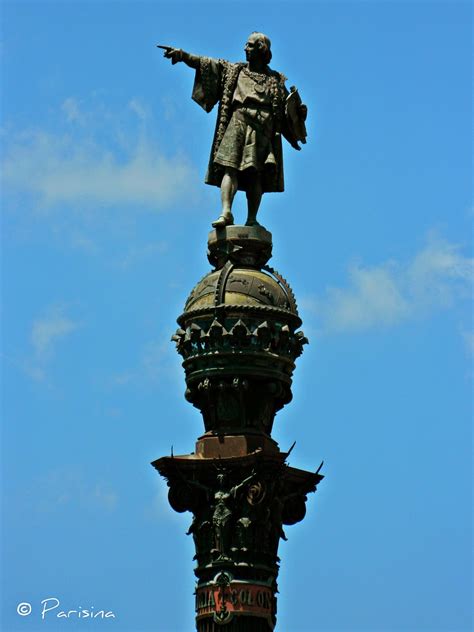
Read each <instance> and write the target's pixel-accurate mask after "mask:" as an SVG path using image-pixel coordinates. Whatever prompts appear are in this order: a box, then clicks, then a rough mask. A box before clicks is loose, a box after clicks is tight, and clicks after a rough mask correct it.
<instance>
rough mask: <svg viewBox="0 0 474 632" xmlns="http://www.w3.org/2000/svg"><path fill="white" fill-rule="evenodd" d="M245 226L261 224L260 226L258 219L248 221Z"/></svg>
mask: <svg viewBox="0 0 474 632" xmlns="http://www.w3.org/2000/svg"><path fill="white" fill-rule="evenodd" d="M245 225H246V226H261V224H259V223H258V222H257V220H256V219H248V220H247V221H246V222H245Z"/></svg>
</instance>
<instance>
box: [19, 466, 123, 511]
mask: <svg viewBox="0 0 474 632" xmlns="http://www.w3.org/2000/svg"><path fill="white" fill-rule="evenodd" d="M24 501H25V503H26V504H27V505H28V506H29V509H30V510H31V509H34V510H37V511H40V512H48V513H50V512H57V511H63V510H64V509H65V508H66V507H71V508H73V509H76V510H78V509H79V510H81V509H90V510H99V511H106V512H111V511H114V510H115V509H116V508H117V505H118V502H119V496H118V493H117V492H116V491H115V490H114V489H113V488H112V487H111V486H110V485H109V484H108V483H107V482H105V481H103V480H98V481H91V480H90V479H88V477H87V476H86V475H85V474H84V472H83V471H82V469H80V468H77V467H75V466H71V467H64V468H59V469H55V470H51V471H49V472H47V473H45V474H44V475H42V476H39V477H38V478H37V479H36V480H34V481H33V482H32V484H31V486H30V488H29V489H28V490H26V493H25V498H24Z"/></svg>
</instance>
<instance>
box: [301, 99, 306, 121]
mask: <svg viewBox="0 0 474 632" xmlns="http://www.w3.org/2000/svg"><path fill="white" fill-rule="evenodd" d="M300 113H301V118H302V119H303V121H306V117H307V116H308V108H307V106H306V105H305V104H304V103H302V104H301V105H300Z"/></svg>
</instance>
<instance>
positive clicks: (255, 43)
mask: <svg viewBox="0 0 474 632" xmlns="http://www.w3.org/2000/svg"><path fill="white" fill-rule="evenodd" d="M159 48H163V49H164V51H165V52H164V56H165V57H166V58H168V59H171V62H172V63H173V64H176V63H177V62H180V61H183V62H184V63H185V64H186V65H188V66H189V67H190V68H194V69H195V70H196V78H195V81H194V87H193V94H192V98H193V99H194V101H196V103H198V104H199V105H200V106H201V107H202V108H203V109H204V110H206V112H210V111H211V110H212V108H213V107H214V106H215V105H216V103H219V112H218V116H217V123H216V130H215V133H214V140H213V143H212V149H211V156H210V160H209V167H208V170H207V174H206V179H205V182H206V183H207V184H213V185H214V186H218V187H220V189H221V201H222V210H221V214H220V216H219V217H218V218H217V219H216V221H215V222H213V223H212V225H213V226H214V227H215V228H222V227H224V226H227V225H229V224H233V223H234V217H233V215H232V202H233V200H234V196H235V193H236V192H237V190H240V191H245V192H246V195H247V207H248V215H247V222H246V226H256V225H258V222H257V212H258V209H259V206H260V201H261V199H262V194H263V193H267V192H271V191H279V192H281V191H283V190H284V183H283V156H282V146H281V135H283V136H284V137H285V138H286V139H287V140H288V142H289V143H290V144H291V146H292V147H294V148H295V149H298V150H299V149H300V147H299V145H298V141H300V142H302V143H305V142H306V128H305V123H304V121H305V120H306V115H307V108H306V106H305V105H303V104H302V103H301V99H300V97H299V94H298V91H297V90H296V89H295V88H291V92H288V90H287V89H286V87H285V81H286V77H285V76H284V75H282V74H281V73H279V72H276V71H275V70H272V69H271V68H270V67H269V66H268V64H269V62H270V60H271V58H272V53H271V50H270V48H271V43H270V40H269V39H268V37H267V36H266V35H264V34H263V33H252V34H251V35H250V37H249V38H248V40H247V43H246V44H245V48H244V50H245V56H246V59H247V63H243V62H239V63H231V62H229V61H225V60H223V59H212V58H210V57H200V56H196V55H191V54H190V53H186V52H184V51H183V50H181V49H180V48H173V47H171V46H159Z"/></svg>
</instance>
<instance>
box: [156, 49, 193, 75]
mask: <svg viewBox="0 0 474 632" xmlns="http://www.w3.org/2000/svg"><path fill="white" fill-rule="evenodd" d="M157 47H158V48H162V49H163V50H164V53H163V57H166V59H171V63H172V64H177V63H178V62H180V61H184V63H185V64H186V65H187V66H189V67H190V68H194V69H195V70H196V69H197V68H198V67H199V57H198V56H197V55H191V53H186V51H184V50H182V49H181V48H174V47H173V46H162V45H161V44H157Z"/></svg>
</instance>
